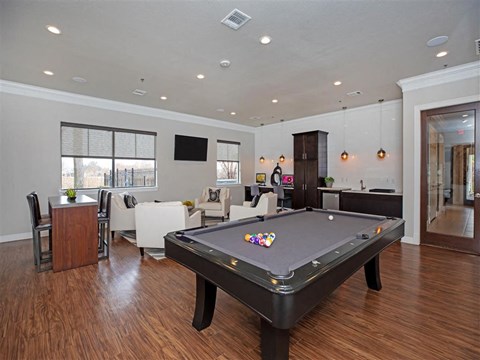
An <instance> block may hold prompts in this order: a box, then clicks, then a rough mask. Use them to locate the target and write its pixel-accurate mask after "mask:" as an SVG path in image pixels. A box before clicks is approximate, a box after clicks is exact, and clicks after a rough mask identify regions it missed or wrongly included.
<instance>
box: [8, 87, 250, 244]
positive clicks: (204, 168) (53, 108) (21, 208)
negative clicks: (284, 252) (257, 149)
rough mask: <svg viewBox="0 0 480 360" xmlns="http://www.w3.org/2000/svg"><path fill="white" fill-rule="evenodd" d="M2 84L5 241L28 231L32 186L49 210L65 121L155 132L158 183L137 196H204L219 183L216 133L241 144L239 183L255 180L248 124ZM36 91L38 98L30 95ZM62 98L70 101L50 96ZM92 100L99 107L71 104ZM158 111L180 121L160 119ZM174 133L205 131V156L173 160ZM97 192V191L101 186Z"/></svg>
mask: <svg viewBox="0 0 480 360" xmlns="http://www.w3.org/2000/svg"><path fill="white" fill-rule="evenodd" d="M5 84H6V83H5V82H4V83H3V85H4V86H3V88H2V89H1V90H2V91H0V96H1V98H0V106H1V109H0V150H1V152H0V164H1V173H0V185H1V186H0V242H2V241H10V240H17V239H20V238H25V237H26V236H30V235H31V233H30V218H29V212H28V207H27V201H26V198H25V196H26V195H27V194H28V193H29V192H31V191H33V190H35V191H37V192H38V193H39V199H40V203H41V207H42V209H41V210H42V212H43V213H46V212H48V206H47V198H48V196H52V195H58V194H59V189H60V187H61V161H60V122H62V121H67V122H73V123H84V124H93V125H100V126H112V127H120V128H127V129H138V130H147V131H156V132H157V133H158V136H157V164H158V189H153V190H152V191H136V190H133V191H132V192H133V193H134V194H135V196H136V197H137V198H138V200H139V201H147V200H150V201H151V200H153V199H160V200H187V199H194V198H195V197H198V196H199V195H200V193H201V191H202V188H203V187H205V186H214V185H215V180H216V141H217V139H221V140H233V141H239V142H240V143H241V145H240V149H241V153H240V159H241V178H242V183H245V182H246V183H248V182H250V181H251V179H253V178H254V164H253V158H254V133H253V129H251V128H250V127H246V126H239V125H238V126H237V125H234V124H227V123H224V122H220V121H215V120H212V119H205V118H196V117H193V116H189V115H185V114H178V113H170V112H166V111H164V112H161V111H157V110H156V109H149V108H142V107H135V106H129V105H126V104H121V103H114V102H110V101H105V100H99V99H93V98H90V99H89V98H87V97H80V96H77V95H72V94H70V95H67V96H64V95H65V94H64V93H60V92H53V93H54V94H53V95H52V94H51V93H52V91H50V90H47V89H39V88H33V87H29V88H28V89H27V91H26V92H28V93H29V96H25V95H23V94H14V93H12V92H7V90H6V88H7V87H10V86H12V87H13V88H15V84H13V85H12V84H6V85H5ZM7 85H8V86H7ZM32 89H33V90H32ZM17 90H18V89H17ZM15 91H16V90H14V91H13V92H15ZM22 91H23V90H22ZM22 91H17V92H19V93H21V92H22ZM32 94H33V95H34V96H30V95H32ZM62 96H64V97H65V98H67V99H68V102H63V101H54V100H51V99H48V98H55V97H58V98H62ZM79 99H80V100H79ZM89 101H90V102H92V104H95V107H91V106H86V105H81V104H78V103H77V104H75V103H71V102H80V103H85V102H87V103H88V102H89ZM98 104H107V105H108V106H106V107H110V108H112V107H113V108H115V107H118V108H120V109H122V111H115V110H110V109H107V108H99V107H98V106H97V105H98ZM101 106H103V105H101ZM142 112H144V113H146V114H150V115H145V114H142ZM158 114H166V115H167V116H171V118H175V119H174V120H170V119H167V118H165V117H159V116H158ZM179 120H180V121H179ZM202 123H205V124H206V125H202ZM174 134H188V135H191V136H199V137H207V138H208V139H209V142H208V160H207V162H193V161H174V160H173V151H174ZM247 179H248V180H247ZM129 191H130V190H129ZM231 193H232V195H233V203H236V204H240V203H241V202H242V201H243V196H244V190H243V185H237V186H232V187H231ZM93 194H95V195H96V191H95V192H93Z"/></svg>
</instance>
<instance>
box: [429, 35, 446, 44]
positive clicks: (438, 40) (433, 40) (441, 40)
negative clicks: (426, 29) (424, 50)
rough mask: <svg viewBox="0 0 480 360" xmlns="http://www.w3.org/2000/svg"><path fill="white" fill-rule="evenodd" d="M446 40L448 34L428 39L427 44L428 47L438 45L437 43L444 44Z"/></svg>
mask: <svg viewBox="0 0 480 360" xmlns="http://www.w3.org/2000/svg"><path fill="white" fill-rule="evenodd" d="M447 41H448V36H445V35H442V36H437V37H434V38H431V39H430V40H428V41H427V46H428V47H434V46H439V45H443V44H445V43H446V42H447Z"/></svg>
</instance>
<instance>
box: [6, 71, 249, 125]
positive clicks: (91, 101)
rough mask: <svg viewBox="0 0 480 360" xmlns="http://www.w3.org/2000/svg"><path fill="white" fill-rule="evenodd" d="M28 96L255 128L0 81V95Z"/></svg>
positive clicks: (115, 109)
mask: <svg viewBox="0 0 480 360" xmlns="http://www.w3.org/2000/svg"><path fill="white" fill-rule="evenodd" d="M2 92H3V93H7V94H14V95H22V96H29V97H34V98H39V99H45V100H51V101H58V102H62V103H67V104H75V105H83V106H89V107H93V108H99V109H104V110H111V111H119V112H124V113H130V114H135V115H144V116H151V117H156V118H162V119H166V120H175V121H182V122H187V123H194V124H198V125H205V126H213V127H217V128H223V129H228V130H237V131H245V132H249V133H254V132H255V128H254V127H252V126H246V125H240V124H234V123H229V122H226V121H221V120H215V119H210V118H206V117H202V116H196V115H190V114H184V113H179V112H175V111H169V110H164V109H157V108H152V107H148V106H140V105H134V104H129V103H124V102H120V101H114V100H107V99H101V98H96V97H93V96H86V95H80V94H74V93H69V92H66V91H59V90H52V89H47V88H43V87H39V86H33V85H27V84H21V83H17V82H13V81H8V80H2V79H0V93H2Z"/></svg>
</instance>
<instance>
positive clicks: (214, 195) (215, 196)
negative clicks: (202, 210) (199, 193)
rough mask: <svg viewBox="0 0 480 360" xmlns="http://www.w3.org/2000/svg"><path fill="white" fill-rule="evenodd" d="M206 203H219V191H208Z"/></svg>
mask: <svg viewBox="0 0 480 360" xmlns="http://www.w3.org/2000/svg"><path fill="white" fill-rule="evenodd" d="M208 201H209V202H220V189H208Z"/></svg>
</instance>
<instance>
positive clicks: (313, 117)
mask: <svg viewBox="0 0 480 360" xmlns="http://www.w3.org/2000/svg"><path fill="white" fill-rule="evenodd" d="M402 102H403V100H402V99H395V100H390V101H385V102H384V103H383V105H382V106H383V110H385V109H387V108H388V106H393V105H395V104H402ZM369 109H375V110H376V111H378V103H375V104H368V105H364V106H359V107H355V108H351V109H346V110H338V111H332V112H328V113H323V114H317V115H311V116H307V117H304V118H298V119H295V120H288V122H287V121H285V122H281V123H275V124H268V125H265V126H262V127H257V128H256V131H257V132H258V133H260V132H261V131H260V129H261V128H267V127H270V126H271V127H282V126H290V125H295V124H296V123H298V122H303V121H307V122H308V121H311V120H317V119H321V118H325V117H331V116H336V115H338V114H343V111H345V113H346V114H349V113H353V112H356V111H364V110H369Z"/></svg>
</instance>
